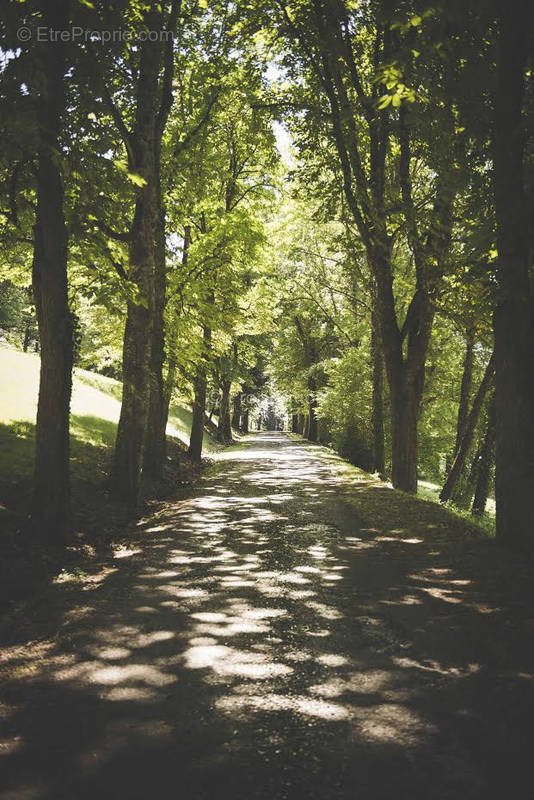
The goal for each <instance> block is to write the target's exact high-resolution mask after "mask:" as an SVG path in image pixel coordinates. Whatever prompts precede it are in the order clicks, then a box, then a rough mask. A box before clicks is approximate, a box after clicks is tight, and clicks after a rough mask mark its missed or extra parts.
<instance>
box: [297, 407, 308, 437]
mask: <svg viewBox="0 0 534 800" xmlns="http://www.w3.org/2000/svg"><path fill="white" fill-rule="evenodd" d="M305 429H306V417H305V415H304V414H303V413H302V412H301V413H300V414H298V431H297V433H300V435H301V436H304V431H305Z"/></svg>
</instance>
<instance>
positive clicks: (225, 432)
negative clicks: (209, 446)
mask: <svg viewBox="0 0 534 800" xmlns="http://www.w3.org/2000/svg"><path fill="white" fill-rule="evenodd" d="M231 386H232V381H230V380H228V379H223V381H222V385H221V388H222V391H221V405H220V408H219V427H218V429H217V441H219V442H222V443H223V444H228V443H230V442H231V441H232V426H231V420H230V388H231Z"/></svg>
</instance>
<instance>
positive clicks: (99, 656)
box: [0, 434, 534, 800]
mask: <svg viewBox="0 0 534 800" xmlns="http://www.w3.org/2000/svg"><path fill="white" fill-rule="evenodd" d="M325 452H326V451H323V450H321V449H320V448H316V447H313V446H309V445H307V444H304V443H302V442H296V441H292V440H291V439H289V438H287V437H285V436H284V435H283V434H258V435H256V436H255V437H251V438H249V439H248V440H247V442H246V443H245V444H244V445H241V446H240V447H239V448H237V449H235V450H233V449H231V450H229V451H227V452H226V453H225V454H224V456H223V457H222V459H221V460H220V461H219V463H218V464H217V465H216V466H215V467H214V468H213V469H212V470H210V473H209V474H208V475H207V477H206V478H205V479H204V480H203V481H202V482H201V483H200V485H199V486H198V488H197V489H196V491H195V494H194V496H193V497H192V498H191V499H189V500H186V501H183V502H181V503H177V504H175V505H173V506H169V507H167V508H165V509H164V510H162V511H161V513H160V514H158V515H157V517H155V518H151V519H150V520H144V521H142V522H141V523H140V524H139V525H138V526H137V529H136V531H135V532H133V533H132V538H131V544H130V546H129V547H125V548H123V550H122V551H119V552H118V553H117V558H116V559H115V560H114V562H113V563H110V564H108V565H103V568H102V570H101V572H100V573H99V574H97V575H95V576H91V577H90V578H88V579H87V580H85V581H83V580H82V581H76V580H74V581H73V582H72V584H71V583H69V581H68V580H67V581H65V582H64V583H58V584H57V586H56V587H55V589H54V591H53V592H52V595H47V596H46V597H45V598H44V600H43V604H42V606H41V607H39V608H38V609H37V610H36V611H35V614H36V616H37V620H36V621H35V623H34V624H35V626H36V630H39V629H40V628H39V625H40V624H41V627H42V630H48V633H46V635H45V634H44V633H43V634H42V635H41V636H40V637H38V639H37V640H34V641H32V642H25V641H23V637H22V638H19V641H15V642H14V643H13V644H12V646H10V647H9V648H7V649H6V650H5V671H4V685H3V691H2V695H3V700H4V703H5V706H4V719H3V733H2V739H1V742H0V765H1V766H0V770H1V773H2V779H1V780H2V783H3V785H5V787H6V793H5V795H3V796H4V797H5V798H10V799H11V798H17V800H22V798H24V800H45V799H46V800H56V798H65V800H78V798H80V799H81V798H83V799H84V800H85V799H86V798H92V800H96V798H108V797H110V798H117V799H119V798H120V800H130V799H133V798H135V799H137V798H139V800H141V798H142V799H143V800H160V799H161V800H163V799H165V800H167V798H169V799H170V798H183V799H184V800H225V799H226V798H228V800H230V799H231V800H245V799H246V800H256V798H257V799H258V800H260V799H262V800H263V799H264V798H265V799H267V798H269V800H285V799H286V798H287V799H288V800H289V799H291V800H297V798H298V799H299V800H300V798H304V799H305V800H315V799H317V800H337V799H338V798H347V799H348V798H351V800H353V799H354V800H378V799H379V798H380V800H386V799H387V800H392V798H395V800H408V799H409V800H418V799H419V798H421V799H423V798H424V800H442V799H444V798H451V800H453V799H454V800H457V799H458V800H470V799H471V798H477V799H478V798H484V799H485V800H488V798H493V797H508V798H511V799H513V800H531V798H532V797H533V796H534V783H532V771H531V770H532V767H531V762H532V747H533V737H532V719H533V712H534V689H533V683H534V678H533V673H534V659H533V639H534V604H533V603H532V594H531V585H530V584H529V578H530V577H531V574H530V576H529V574H528V569H526V568H525V567H524V565H523V564H522V563H521V562H520V561H513V560H510V559H508V557H505V556H504V555H503V554H502V553H500V552H499V551H498V549H497V548H496V547H495V546H494V545H493V544H491V543H487V542H484V541H477V540H476V539H475V540H470V539H469V537H467V538H466V537H465V536H463V538H462V539H461V541H460V542H459V541H458V536H460V534H458V533H457V532H454V531H453V532H451V531H450V530H449V528H450V524H451V523H450V516H449V515H448V514H447V513H446V512H444V511H442V510H441V509H440V508H438V507H436V506H430V505H429V504H424V503H418V502H417V501H416V500H413V499H411V498H407V497H404V496H402V495H398V494H397V493H394V492H393V491H392V490H390V489H388V488H385V487H383V486H379V485H376V484H374V483H373V482H372V481H371V482H367V481H365V480H364V479H363V478H362V479H359V478H358V473H356V472H354V473H353V474H352V477H351V475H349V474H348V473H347V471H346V469H345V467H344V466H343V464H342V462H340V461H336V460H335V459H331V457H330V456H328V455H326V456H325ZM370 509H371V511H370ZM525 569H526V571H525ZM51 618H53V619H54V625H55V628H56V630H55V631H54V633H53V635H52V634H51V633H50V630H49V629H50V624H49V623H50V619H51ZM40 621H41V623H40ZM32 624H33V623H32Z"/></svg>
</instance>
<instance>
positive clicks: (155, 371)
mask: <svg viewBox="0 0 534 800" xmlns="http://www.w3.org/2000/svg"><path fill="white" fill-rule="evenodd" d="M157 172H158V175H157V180H156V186H157V195H158V197H157V202H158V214H157V222H156V228H155V262H154V263H155V272H154V309H153V315H152V326H151V328H152V336H151V341H150V389H149V401H148V419H147V432H146V443H145V452H144V460H143V472H144V473H146V475H147V476H148V477H149V478H151V479H152V480H153V481H161V480H162V479H163V467H164V464H165V456H166V451H167V436H166V429H167V418H168V406H167V405H166V402H165V392H164V381H163V365H164V362H165V300H166V297H165V295H166V283H167V278H166V267H165V207H164V205H163V201H162V197H161V185H160V183H161V181H160V176H159V164H158V165H157Z"/></svg>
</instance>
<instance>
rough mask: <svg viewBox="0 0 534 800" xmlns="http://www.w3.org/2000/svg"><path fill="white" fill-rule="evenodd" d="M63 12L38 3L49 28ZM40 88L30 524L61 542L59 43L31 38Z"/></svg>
mask: <svg viewBox="0 0 534 800" xmlns="http://www.w3.org/2000/svg"><path fill="white" fill-rule="evenodd" d="M64 13H65V8H63V11H60V10H59V7H58V8H57V9H55V8H54V6H53V5H52V6H49V5H48V4H46V3H45V4H44V9H43V16H44V19H45V20H46V21H47V24H49V25H50V26H51V27H53V28H57V29H61V28H63V27H64V26H65V24H66V22H65V19H64V18H63V14H64ZM35 47H36V57H37V62H38V64H39V69H40V72H41V80H42V88H41V92H40V95H39V97H38V98H37V116H38V127H39V139H40V141H39V151H38V153H37V212H36V220H35V231H34V253H33V265H32V285H33V295H34V301H35V309H36V314H37V324H38V330H39V341H40V349H41V369H40V377H39V400H38V405H37V424H36V433H35V467H34V482H33V499H32V511H31V517H32V524H33V526H34V527H35V529H36V531H37V532H38V533H39V534H40V535H41V536H42V537H43V538H44V539H45V540H46V541H47V542H49V543H50V544H57V545H62V544H64V543H65V542H66V540H67V538H68V531H69V408H70V397H71V389H72V360H73V337H72V317H71V314H70V311H69V304H68V294H67V255H68V234H67V226H66V223H65V213H64V193H63V181H62V176H61V169H60V165H59V160H60V153H61V146H60V142H59V137H60V132H61V127H62V118H63V114H64V113H65V105H66V99H65V84H64V75H65V70H66V52H65V45H64V44H63V43H62V42H59V41H58V42H55V43H50V42H47V43H45V44H43V45H40V46H39V45H35Z"/></svg>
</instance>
